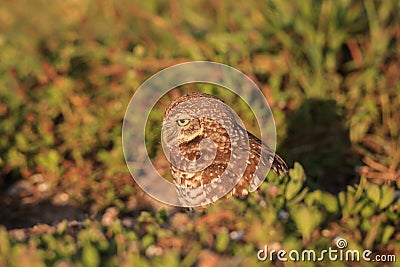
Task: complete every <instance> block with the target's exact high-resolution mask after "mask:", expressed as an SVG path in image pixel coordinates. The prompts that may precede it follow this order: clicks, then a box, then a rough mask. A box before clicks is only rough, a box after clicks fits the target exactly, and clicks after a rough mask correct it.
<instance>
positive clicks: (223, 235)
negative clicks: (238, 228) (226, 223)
mask: <svg viewBox="0 0 400 267" xmlns="http://www.w3.org/2000/svg"><path fill="white" fill-rule="evenodd" d="M228 246H229V234H228V231H227V230H224V231H222V232H220V233H218V234H217V237H216V239H215V249H216V250H217V251H218V252H224V251H226V249H227V248H228Z"/></svg>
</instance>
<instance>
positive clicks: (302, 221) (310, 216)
mask: <svg viewBox="0 0 400 267" xmlns="http://www.w3.org/2000/svg"><path fill="white" fill-rule="evenodd" d="M291 213H292V215H293V220H294V221H295V223H296V226H297V228H298V229H299V231H300V233H301V235H302V236H303V238H304V239H305V240H309V239H310V237H311V233H312V232H313V231H314V230H315V229H316V228H317V227H318V225H319V224H320V223H321V221H322V214H321V212H320V211H319V210H318V209H316V208H314V207H307V206H304V205H301V206H299V207H296V208H293V209H292V210H291Z"/></svg>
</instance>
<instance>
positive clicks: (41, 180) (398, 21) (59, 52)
mask: <svg viewBox="0 0 400 267" xmlns="http://www.w3.org/2000/svg"><path fill="white" fill-rule="evenodd" d="M399 51H400V3H399V2H398V1H396V0H388V1H374V0H364V1H348V0H338V1H330V0H328V1H317V0H304V1H281V0H279V1H278V0H266V1H261V0H259V1H255V0H254V1H242V2H231V1H214V2H212V1H199V0H195V1H191V2H190V3H189V2H184V1H179V0H169V1H108V0H107V1H106V0H98V1H90V0H82V1H77V0H68V1H60V0H56V1H50V2H49V1H43V0H36V1H28V0H15V1H10V0H4V1H1V3H0V136H1V138H0V191H1V194H0V203H1V207H2V211H1V214H0V223H1V224H2V225H3V226H0V265H2V266H8V265H10V266H18V265H19V266H27V265H29V266H43V265H56V266H72V265H78V266H79V265H81V266H98V265H106V266H108V265H124V264H125V265H130V266H132V265H133V266H177V265H180V266H192V265H197V266H213V265H227V266H234V265H243V266H253V265H256V264H257V263H258V260H257V257H256V253H257V251H258V249H260V248H263V247H264V245H268V246H269V247H270V248H274V249H285V250H290V249H299V250H300V249H303V248H305V249H316V250H317V251H321V250H322V249H326V248H327V247H329V246H334V240H335V238H338V237H343V238H345V239H346V240H347V241H348V243H349V249H358V250H361V249H366V248H368V249H371V250H373V251H374V254H377V253H381V254H390V253H391V254H396V255H397V257H398V258H399V257H400V256H399V255H400V232H399V228H400V227H399V221H400V220H399V214H400V212H399V205H400V200H399V199H400V196H399V187H400V178H399V176H400V142H399V140H400V132H399V125H400V114H399V112H398V109H399V108H400V76H399V73H400V55H399ZM193 60H211V61H216V62H221V63H224V64H228V65H231V66H233V67H235V68H237V69H239V70H241V71H243V72H244V73H245V74H247V75H248V76H249V77H250V78H251V79H252V80H253V81H254V82H255V83H257V85H258V86H259V87H260V88H261V90H262V92H263V93H264V95H265V96H266V98H267V100H268V102H269V104H270V106H271V109H272V111H273V113H274V116H275V122H276V126H277V140H278V146H277V151H278V153H280V154H282V156H283V157H284V158H285V159H287V161H288V163H289V165H290V166H291V167H292V169H291V171H290V177H285V178H283V179H278V178H277V177H274V176H273V175H271V176H270V177H269V178H268V183H264V184H263V185H262V188H261V192H260V193H258V194H254V195H252V196H250V197H249V198H248V199H247V200H234V199H229V200H221V201H219V202H217V203H216V204H215V205H213V206H211V207H209V208H208V210H207V213H206V214H196V215H194V216H189V215H187V214H186V213H184V212H182V211H179V210H176V209H172V208H170V207H163V206H162V205H161V204H159V203H157V202H155V201H153V200H151V199H149V198H148V197H146V195H145V194H144V193H143V192H142V191H141V190H140V189H139V188H138V187H137V186H136V185H135V184H134V182H133V179H132V178H131V177H130V175H129V172H128V170H127V167H126V165H125V162H124V158H123V154H122V146H121V127H122V120H123V116H124V112H125V108H126V107H127V105H128V102H129V99H130V98H131V97H132V95H133V94H134V91H135V90H136V89H137V88H138V87H139V86H140V84H141V83H142V82H144V81H145V80H146V79H147V78H149V77H150V76H151V75H153V74H154V73H156V72H157V71H159V70H161V69H163V68H165V67H168V66H171V65H174V64H177V63H181V62H187V61H193ZM199 87H200V88H201V90H203V91H206V92H211V93H212V92H214V91H213V88H212V87H210V86H207V85H205V86H199ZM186 90H187V89H185V88H178V89H177V90H174V91H173V92H171V93H170V94H169V95H167V96H165V98H163V99H161V100H160V103H159V104H160V105H159V106H158V107H157V108H156V109H154V111H153V113H152V116H151V117H150V119H149V121H148V131H147V133H148V138H147V140H146V141H147V145H148V146H149V147H152V146H153V147H154V150H152V151H150V152H151V153H152V155H153V160H154V162H155V164H159V166H160V168H161V169H162V168H164V172H165V173H167V167H166V164H165V160H164V159H163V158H162V155H160V154H159V153H157V151H158V150H159V148H158V145H157V142H158V141H157V140H159V134H158V133H157V132H158V131H159V127H160V124H159V123H160V122H161V119H162V114H163V108H165V107H166V106H167V105H168V103H169V102H170V101H171V100H172V99H173V98H175V97H177V96H178V95H180V94H181V93H183V92H185V91H186ZM219 96H220V97H222V98H224V97H225V98H226V99H225V100H226V101H227V102H228V103H230V104H231V105H232V106H233V107H234V108H236V109H237V110H238V113H239V114H240V115H241V116H242V119H243V118H245V119H244V120H246V121H247V120H250V122H249V124H248V125H249V128H250V129H252V130H253V131H254V132H257V131H258V129H257V126H256V125H255V124H254V123H252V122H251V118H252V115H251V114H250V113H249V111H248V109H247V107H246V106H245V105H243V104H240V101H238V100H235V99H234V98H233V97H232V96H227V95H224V94H221V95H219ZM157 127H158V128H157ZM261 127H262V125H261ZM295 162H296V163H295ZM397 261H399V259H397ZM264 264H267V265H268V264H270V265H275V264H278V265H279V263H276V262H264ZM304 264H306V263H304ZM307 264H308V265H310V266H313V265H317V264H316V263H307ZM326 264H328V265H329V264H332V263H330V262H326ZM337 264H339V265H340V264H342V265H343V266H345V265H346V263H343V262H335V265H337ZM397 264H398V262H397ZM302 265H303V263H302ZM389 265H390V264H389Z"/></svg>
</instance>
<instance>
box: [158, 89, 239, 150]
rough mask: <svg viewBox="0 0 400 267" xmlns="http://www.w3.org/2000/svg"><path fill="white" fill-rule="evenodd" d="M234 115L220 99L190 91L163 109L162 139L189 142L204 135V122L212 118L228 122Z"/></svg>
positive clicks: (168, 141) (167, 141)
mask: <svg viewBox="0 0 400 267" xmlns="http://www.w3.org/2000/svg"><path fill="white" fill-rule="evenodd" d="M233 117H234V115H233V113H232V111H231V110H230V108H229V107H228V106H227V105H226V104H225V103H224V102H223V101H222V100H220V99H218V98H216V97H214V96H212V95H208V94H203V93H190V94H186V95H184V96H181V97H179V98H178V99H176V100H175V101H173V102H172V103H171V104H170V105H169V106H168V108H167V109H166V110H165V113H164V118H163V130H162V140H163V142H164V143H165V144H171V143H172V142H173V141H174V140H177V141H178V142H179V143H184V142H191V141H194V140H196V139H199V138H200V139H201V138H204V137H205V124H206V123H207V121H210V120H214V121H218V122H219V123H221V121H222V122H228V121H229V122H230V121H232V118H233Z"/></svg>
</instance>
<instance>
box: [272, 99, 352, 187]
mask: <svg viewBox="0 0 400 267" xmlns="http://www.w3.org/2000/svg"><path fill="white" fill-rule="evenodd" d="M288 118H289V122H288V133H287V138H286V139H285V140H284V141H283V143H282V144H281V146H280V147H281V153H282V155H283V156H284V157H285V159H286V160H287V161H288V163H289V165H290V166H292V165H293V163H294V162H295V161H298V162H300V163H301V164H302V165H303V166H304V169H305V170H306V172H307V175H308V179H307V183H308V185H309V186H310V187H311V189H321V190H324V191H329V192H331V193H337V192H339V191H341V190H343V189H345V187H346V186H347V185H349V184H354V183H355V182H356V178H355V177H356V173H355V170H354V167H355V166H356V165H357V164H358V162H359V159H358V158H357V156H356V155H355V153H353V152H352V151H351V143H350V138H349V128H348V125H347V122H346V119H345V117H344V115H343V113H342V110H341V109H340V107H339V106H338V105H337V104H336V102H335V101H334V100H322V99H306V100H305V101H304V102H303V103H302V105H301V106H300V107H299V108H298V109H297V110H295V111H293V112H291V113H289V114H288Z"/></svg>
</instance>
